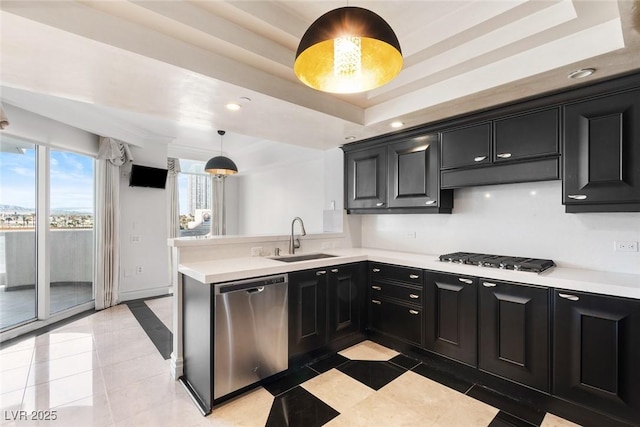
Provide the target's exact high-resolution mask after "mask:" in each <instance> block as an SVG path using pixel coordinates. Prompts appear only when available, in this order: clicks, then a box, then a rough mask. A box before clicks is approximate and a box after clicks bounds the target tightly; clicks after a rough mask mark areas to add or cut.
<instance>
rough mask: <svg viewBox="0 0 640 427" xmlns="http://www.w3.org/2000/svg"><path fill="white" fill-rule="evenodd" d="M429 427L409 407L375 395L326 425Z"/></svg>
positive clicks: (348, 426)
mask: <svg viewBox="0 0 640 427" xmlns="http://www.w3.org/2000/svg"><path fill="white" fill-rule="evenodd" d="M382 425H384V426H393V427H416V426H420V427H428V426H430V425H431V423H430V422H428V421H426V422H425V420H423V419H421V417H420V415H419V414H418V413H417V412H416V411H415V410H413V409H412V408H411V407H409V406H405V405H399V404H398V402H396V401H394V400H392V399H390V398H388V397H386V396H380V395H378V394H373V395H372V396H369V397H368V398H366V399H364V400H363V401H362V402H360V403H358V404H357V405H355V406H353V407H352V408H351V409H348V410H347V411H345V412H344V413H342V414H341V415H339V416H337V417H336V418H334V419H333V420H331V421H329V422H328V423H327V424H325V426H326V427H370V426H382Z"/></svg>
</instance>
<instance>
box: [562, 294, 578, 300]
mask: <svg viewBox="0 0 640 427" xmlns="http://www.w3.org/2000/svg"><path fill="white" fill-rule="evenodd" d="M558 296H559V297H560V298H564V299H568V300H569V301H578V300H579V299H580V297H578V296H575V295H571V294H558Z"/></svg>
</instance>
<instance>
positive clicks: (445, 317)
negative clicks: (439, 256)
mask: <svg viewBox="0 0 640 427" xmlns="http://www.w3.org/2000/svg"><path fill="white" fill-rule="evenodd" d="M425 292H426V295H425V300H426V306H425V323H426V327H425V347H426V348H427V349H428V350H431V351H434V352H436V353H438V354H441V355H443V356H447V357H450V358H452V359H455V360H458V361H460V362H463V363H466V364H468V365H472V366H476V364H477V358H476V343H477V292H478V279H477V278H476V277H468V276H461V275H457V274H447V273H434V272H427V274H426V275H425Z"/></svg>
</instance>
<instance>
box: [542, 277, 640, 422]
mask: <svg viewBox="0 0 640 427" xmlns="http://www.w3.org/2000/svg"><path fill="white" fill-rule="evenodd" d="M554 299H555V310H554V327H553V331H554V333H553V344H554V351H553V372H554V375H553V394H554V395H556V396H559V397H562V398H565V399H567V400H571V401H574V402H576V403H579V404H582V405H584V406H587V407H589V408H591V409H594V410H597V411H601V412H605V413H609V414H615V415H616V417H619V418H624V419H626V420H630V421H631V422H632V423H633V424H634V425H639V424H640V363H638V362H639V361H640V301H638V300H631V299H625V298H616V297H607V296H602V295H593V294H587V293H582V292H573V291H563V290H555V291H554Z"/></svg>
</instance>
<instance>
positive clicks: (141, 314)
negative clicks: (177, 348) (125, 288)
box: [126, 301, 173, 360]
mask: <svg viewBox="0 0 640 427" xmlns="http://www.w3.org/2000/svg"><path fill="white" fill-rule="evenodd" d="M126 304H127V306H128V307H129V310H131V313H132V314H133V316H134V317H135V318H136V319H137V320H138V323H140V326H142V329H144V331H145V332H146V333H147V336H149V339H150V340H151V342H153V344H154V345H155V346H156V348H157V349H158V351H159V352H160V354H161V355H162V357H164V358H165V360H166V359H169V358H170V357H171V350H172V347H173V334H172V333H171V331H170V330H169V328H167V327H166V326H165V324H164V323H162V321H161V320H160V319H158V316H156V314H155V313H154V312H153V311H152V310H151V309H150V308H149V306H148V305H147V304H145V303H144V302H143V301H134V302H127V303H126Z"/></svg>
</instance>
